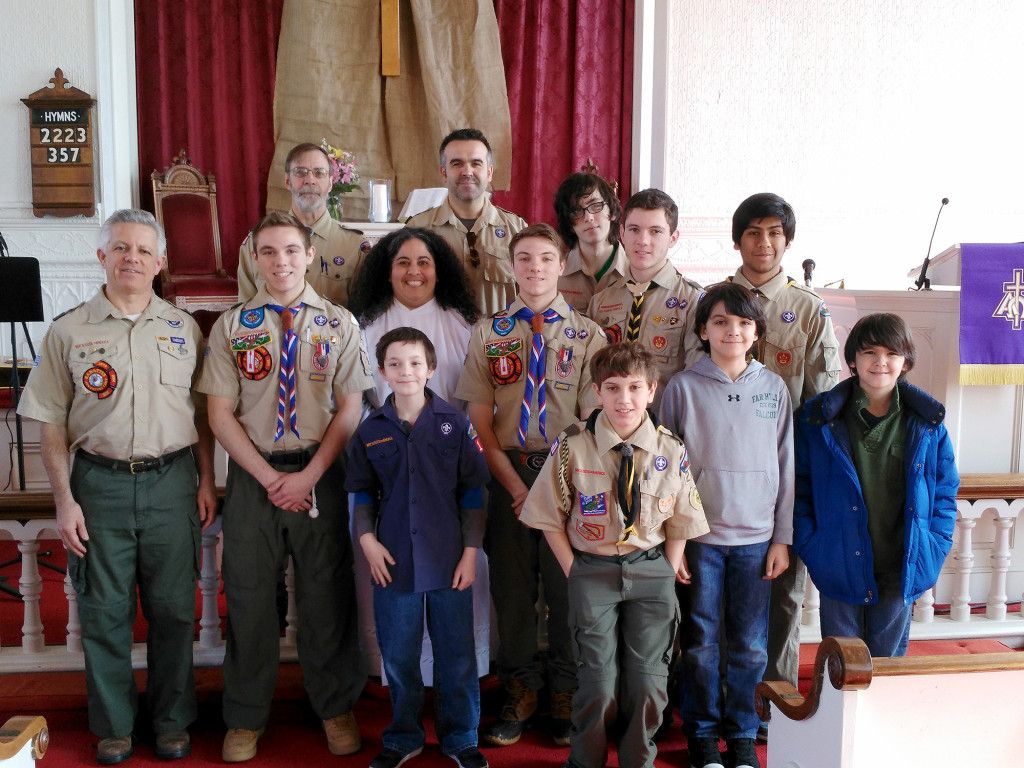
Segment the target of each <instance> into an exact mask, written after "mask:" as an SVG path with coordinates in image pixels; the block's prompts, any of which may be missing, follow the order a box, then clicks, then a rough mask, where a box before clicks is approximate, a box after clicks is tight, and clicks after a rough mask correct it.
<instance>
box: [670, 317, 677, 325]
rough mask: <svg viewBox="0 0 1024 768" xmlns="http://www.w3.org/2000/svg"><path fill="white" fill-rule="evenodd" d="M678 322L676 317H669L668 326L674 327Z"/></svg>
mask: <svg viewBox="0 0 1024 768" xmlns="http://www.w3.org/2000/svg"><path fill="white" fill-rule="evenodd" d="M678 322H679V318H678V317H670V318H669V319H668V324H669V325H676V324H677V323H678Z"/></svg>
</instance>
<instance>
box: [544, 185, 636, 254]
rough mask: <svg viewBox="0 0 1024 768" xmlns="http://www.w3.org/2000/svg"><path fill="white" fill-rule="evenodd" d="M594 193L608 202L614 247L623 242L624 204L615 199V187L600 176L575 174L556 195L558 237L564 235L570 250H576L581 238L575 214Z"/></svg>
mask: <svg viewBox="0 0 1024 768" xmlns="http://www.w3.org/2000/svg"><path fill="white" fill-rule="evenodd" d="M591 193H596V194H597V195H599V196H600V197H601V198H602V199H603V200H604V201H605V202H606V203H608V215H609V216H610V217H611V226H610V227H609V228H608V242H609V243H611V244H612V245H615V243H617V242H619V215H620V214H621V213H622V203H621V202H619V198H618V197H616V196H615V191H614V190H613V189H612V185H611V184H609V183H608V182H607V181H605V180H604V179H602V178H601V177H600V176H598V175H597V174H596V173H574V174H572V176H569V177H568V178H567V179H565V181H563V182H562V183H561V184H560V185H559V187H558V191H557V192H555V215H556V216H557V217H558V234H560V235H561V236H562V239H563V240H564V241H565V245H566V247H568V248H574V247H576V243H578V242H579V238H578V237H577V236H576V230H575V229H574V226H573V225H574V224H575V223H576V222H575V221H573V219H572V211H573V209H574V208H578V207H579V204H580V200H581V199H582V198H584V197H586V196H587V195H589V194H591Z"/></svg>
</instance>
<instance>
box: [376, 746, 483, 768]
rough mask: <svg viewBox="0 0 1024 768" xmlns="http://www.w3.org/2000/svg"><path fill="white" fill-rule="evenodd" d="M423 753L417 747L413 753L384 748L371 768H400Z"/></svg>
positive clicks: (421, 749)
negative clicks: (399, 767)
mask: <svg viewBox="0 0 1024 768" xmlns="http://www.w3.org/2000/svg"><path fill="white" fill-rule="evenodd" d="M422 751H423V747H416V749H414V750H413V751H412V752H399V751H398V750H397V749H389V748H388V747H384V751H383V752H381V753H380V754H379V755H377V756H376V757H375V758H373V760H372V761H371V763H370V768H398V766H400V765H402V764H403V763H404V762H405V761H406V760H412V759H413V758H414V757H416V755H418V754H419V753H420V752H422ZM485 765H486V763H485Z"/></svg>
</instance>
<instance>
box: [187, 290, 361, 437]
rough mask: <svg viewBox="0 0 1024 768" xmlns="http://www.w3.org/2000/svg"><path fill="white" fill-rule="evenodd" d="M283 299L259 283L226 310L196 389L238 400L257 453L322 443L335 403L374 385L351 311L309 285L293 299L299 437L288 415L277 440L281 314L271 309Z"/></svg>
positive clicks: (213, 333) (213, 334) (215, 329)
mask: <svg viewBox="0 0 1024 768" xmlns="http://www.w3.org/2000/svg"><path fill="white" fill-rule="evenodd" d="M277 303H278V302H277V301H276V300H275V299H274V298H272V297H271V295H270V294H269V293H268V292H267V289H266V287H262V288H260V289H259V290H258V291H257V292H256V296H255V297H253V298H252V299H250V300H249V301H247V302H244V303H243V304H239V305H237V306H234V307H232V308H231V309H229V310H228V311H227V312H225V313H224V314H222V315H221V316H220V317H219V318H218V319H217V323H216V324H215V325H214V326H213V330H212V331H211V332H210V342H209V349H208V350H207V359H206V362H205V364H204V365H203V374H202V376H201V377H200V379H199V387H198V388H199V391H200V392H205V393H206V394H208V395H215V396H217V397H226V398H229V399H231V400H235V401H236V402H237V405H236V408H235V415H236V417H237V418H238V421H239V423H240V424H241V425H242V427H243V429H245V432H246V434H247V435H248V436H249V439H251V440H252V442H253V444H254V445H255V446H256V448H257V449H258V450H260V451H263V452H265V453H271V452H275V451H296V450H301V449H303V448H308V447H310V446H313V445H315V444H317V443H319V442H320V439H321V438H322V437H323V434H324V432H325V431H326V430H327V427H328V425H329V424H330V423H331V419H332V418H334V413H335V410H336V402H337V400H338V399H339V398H341V397H343V396H344V395H348V394H352V393H353V392H362V391H363V390H366V389H370V388H371V387H372V386H373V379H372V378H370V361H369V359H368V358H367V356H366V351H365V350H364V349H363V346H362V334H361V333H360V332H359V326H358V325H357V324H356V320H355V318H354V317H352V314H351V313H350V312H349V311H348V310H347V309H345V308H343V307H339V306H338V305H337V304H334V303H332V302H330V301H327V300H326V299H324V298H323V297H322V296H320V295H319V294H318V293H317V292H316V291H314V290H313V287H312V286H311V285H309V283H307V284H306V287H305V289H304V290H303V292H302V295H301V296H299V298H298V299H296V301H295V302H294V304H292V306H293V307H294V306H299V305H300V304H301V308H300V309H299V311H298V312H297V313H296V314H295V316H294V320H293V321H292V322H293V327H294V329H295V333H296V335H297V336H298V344H297V351H296V360H295V408H296V413H297V425H296V426H297V429H298V432H299V436H298V437H296V436H295V434H294V433H293V432H292V431H291V429H290V427H289V425H288V423H287V421H288V420H287V419H286V420H285V421H286V423H285V429H284V435H283V436H282V437H281V439H279V440H277V441H276V442H275V440H274V433H275V431H276V429H277V414H278V388H279V385H280V382H279V376H280V370H281V342H282V339H283V336H284V331H283V330H282V325H281V315H280V314H279V313H278V312H277V311H275V310H273V309H271V308H270V307H268V306H267V305H268V304H277Z"/></svg>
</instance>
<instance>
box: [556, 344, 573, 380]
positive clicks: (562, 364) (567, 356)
mask: <svg viewBox="0 0 1024 768" xmlns="http://www.w3.org/2000/svg"><path fill="white" fill-rule="evenodd" d="M555 371H556V372H557V373H558V376H559V378H562V379H567V378H569V376H571V375H572V350H571V349H566V348H565V347H562V350H561V351H560V352H559V353H558V362H557V363H555Z"/></svg>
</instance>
